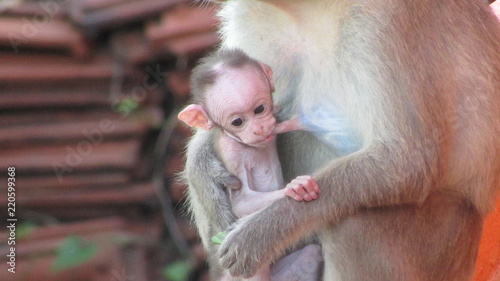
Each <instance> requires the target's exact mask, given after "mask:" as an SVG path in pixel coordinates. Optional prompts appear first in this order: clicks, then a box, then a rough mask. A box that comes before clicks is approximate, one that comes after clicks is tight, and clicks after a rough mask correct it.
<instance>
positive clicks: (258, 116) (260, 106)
mask: <svg viewBox="0 0 500 281" xmlns="http://www.w3.org/2000/svg"><path fill="white" fill-rule="evenodd" d="M207 110H208V112H209V113H210V114H209V115H210V116H211V117H212V118H213V121H214V122H215V123H217V124H219V125H220V126H221V127H222V128H223V129H224V131H225V132H226V133H229V134H230V135H232V136H234V137H236V139H238V140H240V141H241V142H242V143H244V144H246V145H248V146H252V147H262V146H267V145H268V144H269V142H270V141H271V140H273V139H274V136H275V135H274V134H273V131H274V127H275V126H276V119H275V118H274V115H273V101H272V96H271V94H270V89H269V84H268V83H267V81H266V80H265V77H262V74H261V72H259V71H257V70H256V69H255V68H252V67H246V68H243V69H227V70H226V71H224V73H223V74H221V76H220V77H219V78H218V79H217V82H216V83H215V84H214V85H213V86H212V87H211V88H210V89H208V92H207ZM236 120H241V122H242V123H241V124H239V125H238V126H235V125H234V122H235V121H236Z"/></svg>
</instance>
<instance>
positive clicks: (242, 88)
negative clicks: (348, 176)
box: [178, 50, 321, 280]
mask: <svg viewBox="0 0 500 281" xmlns="http://www.w3.org/2000/svg"><path fill="white" fill-rule="evenodd" d="M191 91H192V95H193V101H194V104H191V105H189V106H187V107H186V108H185V109H184V110H182V111H181V112H180V113H179V116H178V117H179V119H180V120H182V121H184V122H185V123H186V124H188V125H189V126H191V127H195V128H199V129H203V130H207V131H208V130H211V129H216V131H215V132H214V139H213V145H214V147H215V151H216V153H217V156H218V157H219V159H220V160H221V161H222V163H223V164H224V165H225V167H226V169H227V170H228V171H229V172H230V173H231V174H233V175H235V176H236V177H237V178H238V179H239V182H240V184H238V185H235V186H230V187H229V194H230V200H231V206H232V208H233V212H234V213H235V215H236V216H237V217H238V218H242V217H245V216H247V215H250V214H252V213H254V212H256V211H258V210H261V209H262V208H265V207H267V206H269V205H271V204H272V203H273V202H274V201H276V200H278V199H281V198H284V197H286V196H288V197H291V198H293V199H294V200H297V201H303V200H304V201H311V200H315V199H317V198H318V194H319V192H320V191H319V187H318V185H317V184H316V182H315V180H314V179H313V178H312V177H311V176H308V175H305V176H298V177H296V178H295V179H293V180H292V181H291V182H290V183H288V184H287V185H286V186H285V188H282V187H283V186H284V180H283V176H282V172H281V165H280V162H279V159H278V153H277V150H276V134H279V133H284V132H288V131H293V130H303V129H304V128H303V127H302V126H301V125H300V123H299V122H298V120H297V119H292V120H288V121H285V122H282V123H279V124H277V123H276V119H275V116H274V110H273V100H272V92H274V84H273V80H272V70H271V68H270V67H269V66H267V65H265V64H264V63H261V62H259V61H257V60H254V59H252V58H250V57H249V56H247V55H246V54H245V53H244V52H243V51H241V50H224V51H220V52H217V53H214V54H213V55H211V56H208V57H206V58H204V59H203V60H202V62H201V64H200V65H198V66H197V67H196V68H195V69H194V70H193V73H192V76H191ZM289 256H290V257H285V258H284V259H282V260H283V261H284V260H287V261H286V262H285V263H286V265H284V266H283V265H280V266H276V267H279V268H281V270H285V271H286V270H288V269H284V268H287V267H292V270H293V267H296V266H294V265H297V266H299V267H300V266H301V265H302V266H303V264H304V262H305V259H307V260H308V261H307V264H311V263H310V261H311V259H314V260H321V249H320V247H319V246H318V245H308V246H306V247H305V248H303V249H302V250H300V251H297V252H294V253H293V254H291V255H289ZM292 256H293V257H292ZM314 267H316V268H314ZM319 270H320V269H319V262H318V263H316V265H314V266H313V268H308V269H306V271H308V272H309V273H307V274H306V275H307V276H304V279H302V278H301V279H300V280H317V279H310V278H311V276H312V275H317V274H318V272H319ZM311 272H312V273H311ZM299 274H301V275H304V272H301V273H299ZM271 275H273V276H275V275H279V273H276V274H275V273H274V272H271V270H270V267H269V266H265V267H264V268H261V269H260V270H259V271H258V272H257V274H256V275H254V276H253V277H252V278H250V279H248V280H279V279H281V278H277V277H273V278H271V277H270V276H271ZM228 278H229V277H228ZM283 280H286V279H285V277H283ZM288 280H290V279H288Z"/></svg>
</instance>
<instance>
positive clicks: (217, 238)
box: [212, 231, 227, 245]
mask: <svg viewBox="0 0 500 281" xmlns="http://www.w3.org/2000/svg"><path fill="white" fill-rule="evenodd" d="M226 236H227V231H222V232H219V233H217V235H215V236H214V237H212V243H214V244H215V245H220V244H222V242H223V241H224V239H226Z"/></svg>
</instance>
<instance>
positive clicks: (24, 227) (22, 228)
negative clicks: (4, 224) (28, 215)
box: [16, 221, 36, 238]
mask: <svg viewBox="0 0 500 281" xmlns="http://www.w3.org/2000/svg"><path fill="white" fill-rule="evenodd" d="M35 228H36V224H35V223H33V222H30V221H28V222H23V223H21V224H20V225H19V226H18V227H17V228H16V237H17V238H24V237H28V236H30V235H31V233H33V230H34V229H35Z"/></svg>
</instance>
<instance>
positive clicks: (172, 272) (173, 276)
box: [163, 261, 193, 281]
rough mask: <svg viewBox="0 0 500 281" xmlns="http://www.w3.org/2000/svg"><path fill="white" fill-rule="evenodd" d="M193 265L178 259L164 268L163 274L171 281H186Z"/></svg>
mask: <svg viewBox="0 0 500 281" xmlns="http://www.w3.org/2000/svg"><path fill="white" fill-rule="evenodd" d="M192 270H193V266H192V265H191V263H190V262H188V261H176V262H173V263H172V264H170V265H169V266H167V267H166V268H165V269H164V270H163V276H164V277H165V278H167V279H168V280H171V281H186V280H188V277H189V274H190V273H191V271H192Z"/></svg>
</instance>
